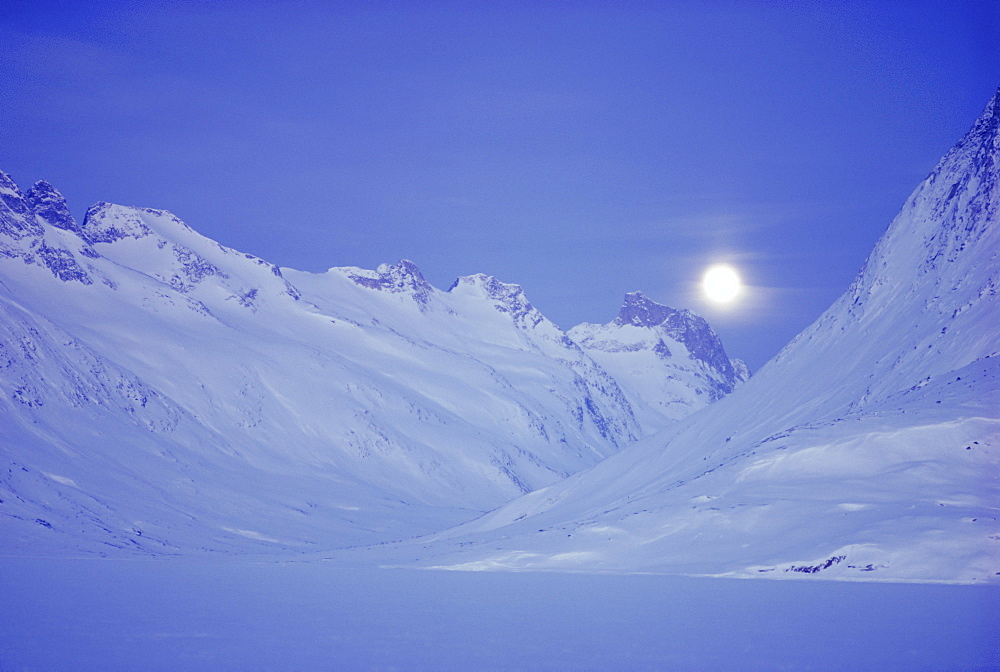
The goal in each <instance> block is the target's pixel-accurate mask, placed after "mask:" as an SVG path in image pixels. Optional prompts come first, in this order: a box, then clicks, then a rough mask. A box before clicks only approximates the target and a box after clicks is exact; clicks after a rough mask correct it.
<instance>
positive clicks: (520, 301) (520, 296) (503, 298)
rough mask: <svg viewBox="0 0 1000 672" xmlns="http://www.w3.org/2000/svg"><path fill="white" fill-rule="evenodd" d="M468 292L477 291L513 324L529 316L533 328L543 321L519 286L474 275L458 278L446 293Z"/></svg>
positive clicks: (491, 277) (481, 274) (485, 276)
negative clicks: (508, 317) (512, 320)
mask: <svg viewBox="0 0 1000 672" xmlns="http://www.w3.org/2000/svg"><path fill="white" fill-rule="evenodd" d="M469 290H473V291H478V292H480V293H482V294H483V295H485V296H486V297H487V298H489V299H491V300H492V301H494V305H495V307H496V309H497V310H498V311H499V312H501V313H508V314H510V316H511V318H513V319H514V321H515V322H522V321H524V320H525V318H528V317H529V316H530V318H531V319H530V320H529V322H530V324H531V325H532V326H533V325H537V324H538V323H539V322H541V321H542V320H543V319H545V318H544V317H542V314H541V313H539V312H538V311H537V310H536V309H535V307H534V306H532V305H531V302H529V301H528V297H527V296H525V295H524V290H523V289H522V288H521V285H515V284H513V283H510V282H501V281H500V280H497V279H496V278H495V277H493V276H492V275H486V274H484V273H476V274H475V275H466V276H463V277H461V278H458V279H457V280H455V282H454V284H453V285H452V286H451V288H450V289H449V290H448V291H449V292H456V291H458V292H468V291H469Z"/></svg>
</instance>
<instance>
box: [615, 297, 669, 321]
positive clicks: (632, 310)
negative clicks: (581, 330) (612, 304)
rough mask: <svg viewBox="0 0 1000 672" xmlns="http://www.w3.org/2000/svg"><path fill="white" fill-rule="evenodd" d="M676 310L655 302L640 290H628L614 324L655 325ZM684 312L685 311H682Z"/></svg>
mask: <svg viewBox="0 0 1000 672" xmlns="http://www.w3.org/2000/svg"><path fill="white" fill-rule="evenodd" d="M678 312H682V311H677V310H674V309H673V308H670V307H669V306H664V305H663V304H660V303H657V302H655V301H653V300H652V299H650V298H648V297H647V296H646V295H645V294H643V293H642V292H629V293H628V294H626V295H625V301H624V303H622V307H621V310H620V311H619V313H618V317H617V318H616V319H615V324H617V325H619V326H624V325H626V324H631V325H632V326H635V327H655V326H657V325H660V324H663V323H664V322H665V321H667V320H669V319H670V318H671V317H673V316H674V315H677V314H678ZM683 312H686V311H683Z"/></svg>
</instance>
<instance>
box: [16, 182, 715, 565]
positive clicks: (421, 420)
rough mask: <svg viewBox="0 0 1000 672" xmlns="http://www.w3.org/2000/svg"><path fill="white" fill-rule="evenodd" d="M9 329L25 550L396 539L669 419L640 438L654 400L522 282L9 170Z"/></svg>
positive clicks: (490, 502) (610, 449)
mask: <svg viewBox="0 0 1000 672" xmlns="http://www.w3.org/2000/svg"><path fill="white" fill-rule="evenodd" d="M0 319H2V322H0V335H2V337H0V390H2V392H3V394H2V395H0V416H2V420H3V422H2V423H0V458H2V459H3V463H2V465H0V466H2V469H3V471H0V532H2V534H3V538H4V539H5V544H4V548H5V550H6V551H8V552H39V551H42V550H50V551H52V552H60V550H65V549H77V550H80V551H95V550H100V551H112V550H115V549H119V550H120V549H128V550H134V551H136V552H146V553H159V552H171V553H173V552H185V551H191V550H209V551H223V552H240V551H243V550H248V549H250V550H269V551H275V552H282V551H285V550H289V549H294V550H301V549H305V548H309V547H316V548H334V547H344V546H352V545H357V544H363V543H376V542H381V541H385V540H387V539H399V538H403V537H408V536H413V535H417V534H423V533H427V532H430V531H434V530H439V529H443V528H445V527H448V526H451V525H454V524H456V523H457V522H460V521H462V520H468V519H469V518H471V517H474V516H476V515H478V514H480V513H481V512H482V511H485V510H487V509H490V508H493V507H495V506H497V505H499V504H501V503H503V502H504V501H507V500H509V499H511V498H513V497H515V496H517V495H519V494H522V493H524V492H528V491H530V490H532V489H536V488H538V487H542V486H545V485H549V484H551V483H553V482H556V481H557V480H559V479H561V478H564V477H565V476H567V475H569V474H571V473H574V472H576V471H578V470H580V469H582V468H585V467H587V466H590V465H593V464H594V463H596V462H598V461H599V460H601V459H603V458H604V457H606V456H608V455H610V454H613V453H614V452H616V451H618V450H619V449H620V448H622V447H623V446H624V445H626V444H628V443H630V442H632V441H634V440H636V439H637V438H639V437H640V436H641V435H642V433H643V432H648V431H651V430H652V429H658V428H660V427H662V426H664V425H665V424H667V423H668V422H669V419H666V418H659V419H658V420H656V421H654V422H650V421H649V420H646V421H644V423H643V425H642V426H640V424H639V423H638V422H637V421H636V419H635V415H634V413H635V411H634V407H635V404H636V403H641V401H638V399H639V398H638V397H635V396H634V395H633V396H632V397H627V396H626V394H625V393H623V391H622V387H621V386H620V385H619V382H618V381H616V380H615V379H614V378H613V377H612V376H610V375H609V374H608V372H607V371H606V370H605V369H604V368H602V367H601V366H599V365H598V364H597V363H595V361H594V360H593V359H592V358H591V357H590V356H589V355H588V354H587V353H586V352H584V350H582V349H581V348H580V347H579V346H578V345H577V344H576V343H575V342H573V341H572V340H571V339H569V338H568V337H567V336H566V334H564V333H563V332H562V331H561V330H559V329H558V328H557V327H556V326H555V325H554V324H552V323H551V322H550V321H548V320H547V319H546V318H545V317H544V316H542V315H541V314H540V313H539V312H538V311H537V310H536V309H535V308H534V307H533V306H532V305H531V304H530V303H529V302H528V300H527V298H526V297H525V295H524V292H523V291H522V290H521V288H520V287H518V286H517V285H511V284H506V283H502V282H500V281H498V280H496V279H495V278H492V277H488V276H483V275H476V276H469V277H465V278H459V279H458V280H457V281H456V283H455V285H454V286H453V287H452V288H451V289H450V290H448V291H447V292H442V291H439V290H437V289H435V288H434V287H432V286H431V285H430V284H428V283H427V282H426V280H424V278H423V277H422V276H421V274H420V271H419V269H417V268H416V266H414V265H413V264H412V263H410V262H406V261H403V262H400V263H398V264H396V265H384V266H381V267H379V268H378V269H376V270H374V271H369V270H364V269H358V268H335V269H330V270H329V271H328V272H326V273H321V274H310V273H302V272H299V271H294V270H292V269H279V268H277V267H275V266H273V265H272V264H269V263H267V262H265V261H264V260H262V259H258V258H256V257H254V256H252V255H247V254H243V253H240V252H237V251H235V250H232V249H229V248H226V247H224V246H221V245H219V244H218V243H215V242H214V241H211V240H209V239H206V238H205V237H203V236H201V235H200V234H198V233H197V232H195V231H194V230H192V229H191V228H190V227H188V226H187V225H185V224H184V223H183V222H181V221H180V220H179V219H178V218H176V217H175V216H173V215H172V214H170V213H169V212H166V211H162V210H154V209H149V208H133V207H125V206H120V205H113V204H109V203H98V204H97V205H95V206H93V207H92V208H90V209H89V210H88V212H87V215H86V217H85V219H84V221H83V222H82V223H78V222H77V221H76V220H75V219H74V218H73V217H72V215H71V213H70V212H69V209H68V208H67V207H66V203H65V201H64V199H63V198H62V196H61V195H60V194H59V192H58V191H57V190H56V189H55V188H54V187H52V186H51V185H49V184H47V183H44V182H39V183H38V184H36V185H35V186H34V187H32V189H31V190H29V191H28V192H27V193H23V194H22V193H21V191H20V190H19V189H18V187H17V185H15V184H14V183H13V182H12V181H11V180H10V179H9V178H8V177H7V176H6V175H3V174H2V173H0ZM720 347H721V346H720ZM627 382H628V381H624V380H623V383H622V384H623V385H624V384H625V383H627ZM640 412H642V413H643V414H644V416H648V415H649V413H648V412H646V411H645V410H644V409H640ZM657 422H658V423H659V424H657Z"/></svg>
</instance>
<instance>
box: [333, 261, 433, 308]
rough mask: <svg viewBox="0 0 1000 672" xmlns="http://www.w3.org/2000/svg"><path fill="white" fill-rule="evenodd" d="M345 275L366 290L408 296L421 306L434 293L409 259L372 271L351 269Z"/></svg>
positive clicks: (382, 265)
mask: <svg viewBox="0 0 1000 672" xmlns="http://www.w3.org/2000/svg"><path fill="white" fill-rule="evenodd" d="M347 275H348V277H349V278H350V279H351V280H353V281H354V282H355V283H356V284H358V285H361V286H362V287H367V288H368V289H378V290H381V291H384V292H389V293H392V294H409V295H411V296H412V297H413V300H414V301H416V302H417V303H418V304H420V305H421V306H425V305H427V302H428V301H429V300H430V295H431V293H432V292H433V291H434V287H432V286H431V284H430V283H429V282H427V280H425V279H424V275H423V273H421V272H420V269H419V268H418V267H417V265H416V264H414V263H413V262H412V261H410V260H409V259H400V260H399V261H398V262H396V263H395V264H380V265H379V267H378V268H376V269H375V270H374V271H368V270H364V269H360V268H352V269H350V271H349V272H348V274H347Z"/></svg>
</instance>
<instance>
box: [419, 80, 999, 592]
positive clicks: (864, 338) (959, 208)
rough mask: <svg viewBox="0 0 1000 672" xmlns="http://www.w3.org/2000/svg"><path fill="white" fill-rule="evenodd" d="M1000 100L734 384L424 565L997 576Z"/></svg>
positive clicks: (506, 510) (431, 554)
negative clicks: (836, 293)
mask: <svg viewBox="0 0 1000 672" xmlns="http://www.w3.org/2000/svg"><path fill="white" fill-rule="evenodd" d="M998 124H1000V93H998V95H997V96H996V97H994V99H993V100H992V101H991V102H990V104H989V106H988V107H987V109H986V111H985V112H984V114H983V115H982V117H981V118H980V119H979V120H978V121H977V122H976V124H975V126H974V127H973V128H972V130H971V131H970V132H969V133H968V135H966V136H965V137H964V138H963V139H962V140H961V141H960V142H959V143H958V144H957V145H956V146H955V147H954V148H953V149H952V150H951V151H950V152H949V153H948V154H947V155H946V156H945V157H944V158H943V159H942V161H941V162H940V164H939V165H938V166H937V168H936V169H935V170H934V171H933V172H932V173H931V175H930V176H929V177H928V178H927V179H926V180H925V181H924V182H923V183H922V184H921V185H920V186H919V187H918V188H917V189H916V191H915V192H914V193H913V194H912V195H911V196H910V198H909V199H908V200H907V201H906V203H905V205H904V206H903V208H902V210H901V212H900V213H899V215H898V216H897V217H896V218H895V220H894V221H893V222H892V224H891V225H890V226H889V228H888V230H887V231H886V233H885V235H884V236H883V237H882V239H881V240H880V241H879V242H878V244H877V246H876V248H875V250H874V251H873V252H872V254H871V256H870V257H869V259H868V261H867V263H866V264H865V267H864V268H863V270H862V271H861V273H860V274H859V276H858V277H857V279H856V280H855V282H854V283H853V284H852V285H851V287H850V288H849V289H848V290H847V292H846V293H845V294H844V295H843V296H842V297H841V298H840V299H839V300H838V301H837V302H836V303H835V304H834V305H833V306H831V307H830V309H829V310H828V311H827V312H826V313H824V314H823V316H822V317H820V319H819V320H818V321H817V322H816V323H815V324H813V325H812V326H811V327H809V328H808V329H806V330H805V331H804V332H803V333H802V334H800V335H799V336H798V337H797V338H795V339H794V340H793V341H792V342H791V343H790V344H789V345H788V346H787V347H786V348H785V349H784V350H783V351H782V352H781V353H780V354H779V355H778V356H777V357H776V358H775V359H774V360H773V361H771V362H770V363H768V364H767V365H766V366H765V367H764V368H763V369H762V370H761V371H760V372H759V373H758V374H756V375H755V376H754V377H753V378H752V379H751V380H749V381H748V382H747V383H746V384H745V385H743V386H741V387H740V388H739V389H737V390H736V391H735V392H734V393H733V394H732V395H731V396H729V397H727V398H726V399H724V400H722V401H720V402H719V403H718V404H716V405H713V406H710V407H708V408H706V409H705V410H702V411H700V412H698V413H695V414H693V415H690V416H688V417H687V418H686V419H685V420H683V421H682V422H681V423H680V424H679V425H676V426H674V427H673V428H669V429H666V430H664V431H663V432H662V433H660V434H658V435H656V436H654V437H652V438H649V439H646V440H644V441H642V442H640V443H639V444H637V445H635V446H633V447H631V448H629V449H627V450H625V451H624V452H622V453H619V454H617V455H615V456H612V457H611V458H609V459H608V460H606V461H604V462H603V463H601V464H599V465H597V466H596V467H594V468H592V469H589V470H586V471H584V472H581V473H579V474H576V475H575V476H572V477H570V478H569V479H567V480H566V481H564V482H561V483H558V484H556V485H553V486H551V487H548V488H545V489H542V490H540V491H537V492H533V493H531V494H529V495H526V496H525V497H522V498H520V499H517V500H515V501H513V502H512V503H510V504H508V505H506V506H504V507H502V508H500V509H499V510H497V511H495V512H492V513H490V514H487V515H486V516H484V517H482V518H481V519H479V520H477V521H474V522H472V523H469V524H466V525H464V526H461V527H459V528H458V529H457V530H453V531H451V532H449V533H446V534H445V535H441V536H439V537H438V538H437V539H436V541H435V543H429V542H428V543H425V544H424V546H423V548H422V550H421V551H420V552H421V553H422V554H423V560H422V562H423V563H424V564H426V565H435V566H445V567H454V568H463V569H517V568H537V569H564V570H583V571H615V572H622V571H626V572H628V571H656V572H681V573H694V574H721V575H735V576H767V577H801V576H817V577H824V578H839V579H853V578H856V579H876V580H945V581H975V580H987V579H993V580H995V579H997V578H1000V522H998V516H1000V369H998V359H1000V354H998V350H1000V310H998V297H997V292H998V287H1000V263H998V254H1000V225H998V196H1000V193H998V190H1000V186H998V185H1000V182H998V162H1000V139H998Z"/></svg>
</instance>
